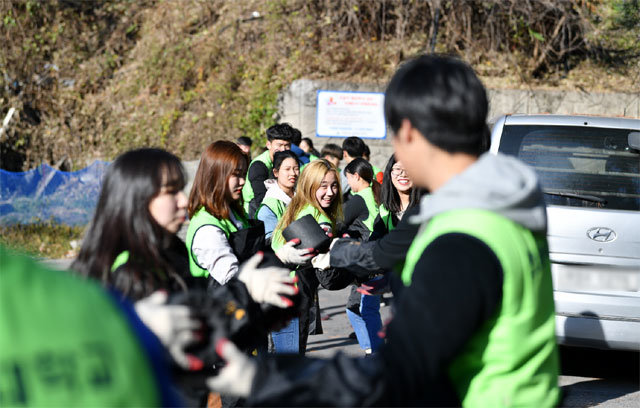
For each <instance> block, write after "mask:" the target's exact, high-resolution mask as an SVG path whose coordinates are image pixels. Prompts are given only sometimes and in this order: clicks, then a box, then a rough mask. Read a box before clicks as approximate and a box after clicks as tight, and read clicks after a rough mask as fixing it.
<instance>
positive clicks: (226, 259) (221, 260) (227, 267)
mask: <svg viewBox="0 0 640 408" xmlns="http://www.w3.org/2000/svg"><path fill="white" fill-rule="evenodd" d="M229 215H230V217H229V219H230V220H231V222H232V223H233V224H234V225H235V226H236V227H237V228H238V229H240V228H242V221H238V220H237V219H236V218H235V217H234V215H233V213H230V214H229ZM191 249H192V251H193V254H194V255H195V257H196V259H197V260H198V264H199V265H200V266H202V267H203V268H205V269H207V271H209V275H210V276H211V277H213V279H215V280H216V281H217V282H218V283H220V284H221V285H224V284H225V283H227V282H228V281H229V279H231V278H232V277H234V276H235V275H237V274H238V266H239V265H238V258H237V257H236V255H235V254H234V253H233V249H232V248H231V245H230V244H229V240H228V239H227V236H226V235H225V234H224V231H222V230H221V229H220V228H218V227H216V226H214V225H205V226H203V227H202V228H200V229H199V230H198V231H196V233H195V235H194V237H193V241H192V244H191Z"/></svg>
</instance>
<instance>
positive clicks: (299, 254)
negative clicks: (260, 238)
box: [276, 238, 316, 265]
mask: <svg viewBox="0 0 640 408" xmlns="http://www.w3.org/2000/svg"><path fill="white" fill-rule="evenodd" d="M299 244H300V240H299V239H297V238H295V239H292V240H291V241H289V242H287V243H286V244H284V245H283V246H282V248H280V249H279V250H278V251H277V252H276V256H277V257H278V258H279V259H280V260H281V261H282V262H283V263H285V264H290V265H302V264H305V263H307V262H309V261H310V260H311V258H313V257H314V255H315V252H316V250H315V249H313V248H302V249H298V248H296V246H297V245H299Z"/></svg>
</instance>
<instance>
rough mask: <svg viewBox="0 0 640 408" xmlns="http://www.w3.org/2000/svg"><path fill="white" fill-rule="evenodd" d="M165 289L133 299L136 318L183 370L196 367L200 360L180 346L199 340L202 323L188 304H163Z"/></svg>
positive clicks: (165, 300) (198, 365)
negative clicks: (138, 318)
mask: <svg viewBox="0 0 640 408" xmlns="http://www.w3.org/2000/svg"><path fill="white" fill-rule="evenodd" d="M167 298H168V295H167V292H164V291H157V292H154V293H152V294H151V295H150V296H148V297H146V298H144V299H141V300H139V301H137V302H136V303H135V304H134V309H135V311H136V313H137V314H138V316H139V317H140V320H142V322H143V323H144V324H145V325H146V326H147V327H148V328H149V329H150V330H151V331H152V332H153V333H154V334H155V335H156V336H157V337H158V339H159V340H160V342H161V343H162V344H163V345H164V346H165V347H166V349H167V350H168V351H169V354H171V357H172V358H173V360H174V361H175V362H176V364H178V365H179V366H180V367H182V368H184V369H185V370H198V369H201V368H202V362H201V361H200V360H198V359H197V358H196V357H194V356H192V355H188V354H186V353H185V352H184V349H185V348H186V347H187V346H188V345H190V344H192V343H194V342H196V341H197V340H199V339H200V337H201V336H200V335H199V334H198V331H199V330H201V329H202V322H201V321H200V320H198V319H196V318H195V317H194V316H193V314H192V313H191V310H190V309H189V307H188V306H184V305H171V304H167Z"/></svg>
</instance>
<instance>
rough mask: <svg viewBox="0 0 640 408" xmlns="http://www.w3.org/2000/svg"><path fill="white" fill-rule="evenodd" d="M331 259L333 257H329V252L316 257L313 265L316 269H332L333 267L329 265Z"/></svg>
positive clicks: (312, 261)
mask: <svg viewBox="0 0 640 408" xmlns="http://www.w3.org/2000/svg"><path fill="white" fill-rule="evenodd" d="M330 259H331V256H330V255H329V252H327V253H326V254H320V255H316V256H315V257H313V259H312V260H311V265H313V267H314V268H316V269H323V270H324V269H329V268H330V267H331V265H330V264H329V260H330Z"/></svg>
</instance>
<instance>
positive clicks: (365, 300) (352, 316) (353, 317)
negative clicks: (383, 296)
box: [347, 295, 383, 351]
mask: <svg viewBox="0 0 640 408" xmlns="http://www.w3.org/2000/svg"><path fill="white" fill-rule="evenodd" d="M347 317H348V318H349V322H351V326H352V327H353V331H354V332H355V333H356V337H357V338H358V344H360V348H361V349H362V350H367V349H371V351H377V350H378V349H379V348H380V346H381V345H382V343H383V341H382V339H381V338H380V337H379V336H378V332H379V331H380V329H382V319H381V318H380V296H379V295H375V296H370V295H361V297H360V315H358V314H356V313H354V312H352V311H351V310H349V309H347Z"/></svg>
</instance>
